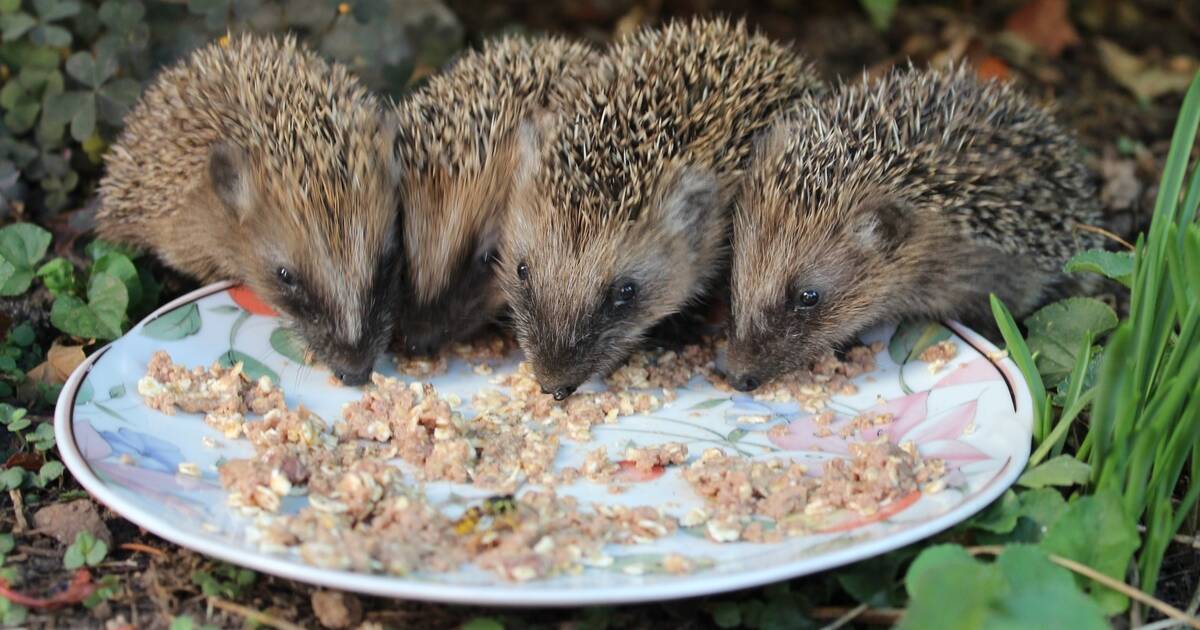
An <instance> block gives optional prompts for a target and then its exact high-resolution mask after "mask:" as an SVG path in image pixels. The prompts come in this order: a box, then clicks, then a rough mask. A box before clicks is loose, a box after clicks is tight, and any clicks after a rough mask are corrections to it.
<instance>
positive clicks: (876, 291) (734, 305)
mask: <svg viewBox="0 0 1200 630" xmlns="http://www.w3.org/2000/svg"><path fill="white" fill-rule="evenodd" d="M1098 219H1099V204H1098V201H1097V197H1096V193H1095V191H1094V190H1093V186H1092V183H1091V178H1090V176H1089V174H1088V172H1087V169H1086V168H1085V166H1084V164H1083V161H1082V155H1081V151H1080V149H1079V147H1078V145H1077V144H1076V141H1075V140H1074V138H1073V137H1072V135H1071V134H1070V133H1069V132H1068V131H1067V130H1065V129H1064V128H1063V127H1061V126H1060V125H1059V124H1058V123H1057V122H1055V120H1054V118H1053V113H1052V111H1051V109H1050V108H1049V107H1044V106H1041V105H1037V104H1034V103H1032V102H1030V101H1029V100H1027V99H1026V98H1024V97H1023V96H1022V95H1021V94H1020V93H1018V92H1017V91H1016V90H1014V89H1013V88H1012V87H1010V86H1008V85H1006V84H1000V83H996V82H990V81H989V82H984V81H981V80H979V79H977V78H976V77H975V75H974V74H973V73H972V71H971V70H970V69H969V68H968V67H967V66H965V65H958V66H955V67H952V68H948V69H941V70H917V69H914V68H913V67H912V66H911V65H910V66H909V67H908V68H906V69H905V68H901V69H897V70H893V71H891V72H890V73H888V74H886V75H885V76H883V77H881V78H879V79H877V80H874V81H869V80H867V79H866V78H864V79H863V80H862V81H861V82H852V83H850V84H848V85H844V86H840V87H838V88H837V89H836V90H834V91H832V92H831V93H829V94H827V95H824V96H821V97H815V98H806V99H804V101H802V103H801V104H800V105H799V106H798V107H797V108H795V110H794V111H792V112H789V115H788V116H786V117H783V118H782V119H780V120H779V121H777V122H776V123H774V124H773V125H772V127H771V130H770V131H769V132H767V133H766V134H764V137H763V138H762V139H761V140H760V142H759V143H758V146H757V147H756V151H755V155H754V158H753V159H752V161H751V164H750V166H749V167H748V170H747V174H746V177H745V179H744V180H743V182H742V187H741V189H740V191H739V193H738V197H737V200H736V201H735V204H734V217H733V238H732V249H733V252H732V256H731V257H732V261H731V279H730V285H731V289H730V291H731V304H730V311H731V318H730V322H729V346H728V354H727V357H726V366H725V370H726V376H727V378H728V379H729V381H730V383H731V384H732V385H733V386H734V387H735V388H736V389H738V390H741V391H750V390H753V389H755V388H757V387H758V386H760V385H761V384H762V383H765V382H767V381H769V380H771V379H772V378H775V377H777V376H779V375H781V374H784V373H786V372H789V371H792V370H796V369H800V368H802V367H804V366H806V365H807V364H808V363H809V362H811V360H813V359H814V358H816V357H817V356H819V355H820V354H821V353H823V352H826V351H828V350H831V349H832V350H837V349H839V348H842V347H844V345H845V344H847V343H848V342H851V341H852V340H854V339H855V338H856V337H857V336H858V335H859V334H860V333H861V332H863V331H864V330H866V329H868V328H871V327H873V326H876V325H879V324H883V323H886V322H895V321H898V320H901V319H905V318H914V319H915V318H931V319H936V320H949V319H958V320H961V321H964V322H966V323H968V324H971V325H976V326H981V327H983V328H984V329H985V330H992V328H991V326H990V325H989V324H988V322H990V321H991V318H990V313H991V311H990V306H989V299H988V295H989V293H995V294H996V295H997V296H998V297H999V298H1000V299H1001V300H1003V301H1004V302H1005V304H1007V305H1008V307H1009V308H1010V309H1012V311H1013V312H1014V313H1015V314H1017V315H1023V314H1026V313H1029V312H1030V311H1031V310H1033V309H1034V308H1036V307H1037V306H1038V305H1040V304H1042V303H1044V302H1045V301H1047V300H1048V299H1052V298H1057V297H1061V296H1063V295H1065V294H1067V293H1070V292H1073V291H1078V290H1082V289H1086V288H1087V287H1086V286H1083V285H1081V284H1080V281H1079V280H1075V279H1072V278H1071V277H1068V276H1067V275H1065V274H1064V273H1063V272H1062V271H1061V270H1062V267H1063V263H1064V262H1065V261H1066V260H1067V259H1068V258H1069V257H1070V256H1071V255H1072V254H1073V253H1074V252H1076V251H1078V250H1079V249H1080V248H1081V247H1097V246H1100V245H1101V243H1099V242H1098V237H1096V236H1094V233H1093V232H1091V231H1083V230H1079V229H1078V228H1079V227H1080V226H1089V225H1096V224H1097V222H1098Z"/></svg>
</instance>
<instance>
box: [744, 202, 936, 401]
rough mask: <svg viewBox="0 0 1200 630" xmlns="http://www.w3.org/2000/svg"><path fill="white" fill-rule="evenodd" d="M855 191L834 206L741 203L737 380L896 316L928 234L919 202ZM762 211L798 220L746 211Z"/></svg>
mask: <svg viewBox="0 0 1200 630" xmlns="http://www.w3.org/2000/svg"><path fill="white" fill-rule="evenodd" d="M848 197H849V198H848V199H846V201H844V202H843V201H837V202H835V203H836V204H837V205H841V206H843V208H844V209H843V210H839V211H834V212H829V211H822V210H820V209H817V210H813V209H806V208H797V207H794V206H792V205H791V203H790V202H789V200H785V199H778V198H777V199H771V200H766V199H762V198H761V197H760V198H756V199H754V200H752V201H748V202H747V201H744V203H749V204H753V205H751V206H749V207H745V208H744V210H745V212H741V210H743V208H739V213H738V214H736V215H735V220H734V227H733V230H734V243H735V250H734V256H733V261H732V280H731V295H732V305H731V307H732V308H731V311H732V312H731V321H730V327H729V328H730V329H729V350H728V355H727V367H726V372H727V377H728V379H729V381H730V383H731V384H732V385H733V386H734V387H735V388H737V389H739V390H743V391H749V390H752V389H755V388H757V387H758V386H759V385H761V384H763V383H766V382H768V381H770V380H771V379H773V378H775V377H777V376H779V375H781V374H785V373H787V372H791V371H794V370H798V369H801V368H804V367H807V366H808V365H809V364H810V363H811V362H812V360H813V359H815V358H817V357H818V356H820V355H821V354H822V353H824V352H825V351H827V350H831V349H835V348H837V347H839V346H841V345H842V344H844V343H846V342H848V341H850V340H852V339H853V338H854V336H855V335H856V334H857V333H858V332H860V331H862V330H863V329H864V328H867V327H868V326H870V325H872V324H874V323H876V322H878V321H880V320H881V319H887V318H889V317H890V316H891V314H890V313H888V311H887V308H888V307H889V306H891V305H895V304H896V303H897V302H902V301H903V296H904V294H905V293H906V292H909V291H911V290H912V287H910V286H909V281H911V280H913V279H914V275H913V274H908V273H904V268H903V265H905V264H906V261H905V259H906V258H907V257H908V256H909V254H908V252H909V250H912V249H914V248H918V247H920V246H921V245H920V243H921V242H922V241H924V240H925V239H924V238H922V237H921V236H920V234H919V232H917V231H915V230H914V229H913V228H914V226H913V225H912V222H913V221H914V220H915V219H916V215H915V213H913V212H912V209H911V207H910V206H908V205H907V204H906V203H905V202H904V201H902V200H900V199H897V198H895V197H891V196H888V195H886V194H877V193H869V194H866V195H862V196H858V195H848ZM855 197H857V198H855ZM763 203H774V204H779V205H781V206H782V207H776V208H772V209H768V208H764V207H762V206H761V205H757V204H763ZM762 212H767V213H776V212H779V213H787V214H791V215H792V216H793V217H795V219H796V220H794V221H785V222H779V223H774V222H763V221H754V220H746V218H747V217H748V216H749V215H750V213H762Z"/></svg>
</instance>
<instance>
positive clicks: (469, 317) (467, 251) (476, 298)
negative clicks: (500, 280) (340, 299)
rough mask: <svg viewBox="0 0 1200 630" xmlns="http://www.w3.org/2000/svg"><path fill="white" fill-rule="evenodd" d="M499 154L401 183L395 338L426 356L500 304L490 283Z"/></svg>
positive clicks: (504, 181)
mask: <svg viewBox="0 0 1200 630" xmlns="http://www.w3.org/2000/svg"><path fill="white" fill-rule="evenodd" d="M508 164H509V162H508V161H507V160H500V159H494V160H491V161H490V162H489V164H488V165H487V166H486V167H485V168H484V169H483V172H482V173H478V174H475V175H474V176H467V175H466V174H464V173H461V172H460V173H451V172H448V171H446V170H445V169H437V170H436V171H434V172H432V173H421V174H412V175H411V176H407V177H406V178H405V180H406V181H405V183H404V184H402V186H401V196H402V197H403V199H404V212H403V216H404V218H403V221H404V249H405V256H406V257H407V259H408V265H407V272H406V273H405V274H404V276H403V279H402V282H403V284H404V286H403V288H402V292H401V296H400V300H399V301H398V303H397V305H396V307H395V316H396V321H397V330H396V334H397V341H398V342H399V343H400V347H401V349H403V350H404V351H405V352H407V353H409V354H416V355H427V354H432V353H434V352H436V351H437V350H438V349H439V348H441V347H443V346H444V345H446V344H447V343H451V342H455V341H463V340H466V339H468V338H470V337H471V336H473V335H474V334H476V333H477V332H479V330H480V329H481V328H483V327H484V326H485V325H487V324H488V323H489V322H491V321H492V320H493V319H494V318H495V316H496V315H497V314H498V313H499V311H500V310H501V309H502V308H503V306H504V298H503V295H502V293H501V291H500V288H499V286H497V279H496V267H497V265H498V262H499V260H500V256H499V251H498V248H499V242H498V241H499V232H500V222H501V219H502V217H503V210H504V209H505V207H506V203H507V200H508V190H509V188H510V186H511V176H510V174H511V169H509V168H507V167H506V166H507V165H508Z"/></svg>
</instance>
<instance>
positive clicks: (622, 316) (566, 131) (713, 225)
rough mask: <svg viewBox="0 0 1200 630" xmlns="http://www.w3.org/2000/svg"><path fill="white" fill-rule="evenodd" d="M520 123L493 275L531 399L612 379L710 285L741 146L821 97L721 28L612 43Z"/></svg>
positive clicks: (712, 25)
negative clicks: (526, 369)
mask: <svg viewBox="0 0 1200 630" xmlns="http://www.w3.org/2000/svg"><path fill="white" fill-rule="evenodd" d="M582 85H583V89H581V90H580V91H579V93H578V94H576V95H573V96H572V98H570V99H565V105H564V107H563V108H561V109H558V110H551V111H545V112H539V113H537V114H535V115H534V116H531V117H530V118H529V119H528V120H527V121H526V123H525V124H524V125H522V127H521V132H520V137H519V140H520V162H519V167H518V169H517V171H516V173H515V178H516V180H517V181H516V183H515V185H514V186H515V187H514V192H513V198H512V202H511V204H510V206H511V209H510V211H509V215H508V217H507V223H506V227H505V228H504V230H503V235H504V245H503V247H502V249H501V260H500V278H501V284H502V286H503V288H504V290H505V295H506V296H507V299H508V303H509V307H510V311H511V313H510V317H511V321H512V325H513V328H514V331H515V333H516V336H517V338H518V340H519V342H520V344H521V346H522V348H523V349H524V351H525V354H526V357H527V359H528V360H529V362H530V363H531V366H532V368H533V372H534V374H535V376H536V378H537V379H538V381H539V384H540V386H541V388H542V390H543V391H544V392H546V393H549V394H553V396H554V398H556V399H558V400H562V399H564V398H566V397H567V396H569V395H570V394H571V393H572V392H573V391H574V390H575V389H576V388H577V387H578V386H579V385H580V384H582V383H583V382H584V381H586V380H588V379H589V378H590V377H592V376H593V375H597V374H604V373H607V372H609V371H611V370H612V369H613V368H614V367H616V365H617V364H618V363H619V362H620V361H622V360H623V359H624V358H625V357H626V356H627V355H628V353H629V352H630V351H631V350H633V349H634V348H635V347H636V346H637V345H638V344H639V342H640V341H641V340H642V339H643V337H644V335H645V333H646V332H647V331H648V330H649V329H650V328H651V327H652V326H654V325H655V324H656V323H658V322H660V321H662V320H664V318H667V317H668V316H671V315H673V314H676V313H679V312H680V311H681V310H683V309H684V308H685V307H686V306H687V305H689V304H690V303H693V302H694V301H695V300H697V299H699V298H701V297H702V296H703V295H704V294H705V291H706V288H708V287H709V285H710V283H711V282H712V281H713V280H714V279H715V278H717V277H718V276H719V275H720V269H721V267H722V265H723V260H724V257H725V252H726V251H727V247H726V243H727V240H728V238H727V237H728V225H729V203H730V201H731V199H732V195H733V191H734V188H735V187H734V184H735V182H736V181H737V179H738V177H739V176H740V173H741V170H742V168H743V164H744V162H745V160H746V159H747V157H748V156H749V154H750V148H751V145H752V139H753V137H754V136H755V134H757V133H759V132H760V131H762V130H763V129H764V128H765V127H766V125H767V123H768V122H769V120H770V119H771V118H772V117H773V116H774V115H775V114H776V113H777V112H779V111H782V110H783V109H784V108H786V107H787V106H789V104H791V103H793V102H795V101H796V100H797V99H798V98H799V97H800V96H801V95H803V94H806V93H808V92H810V91H813V90H815V89H819V87H820V83H819V82H818V81H817V79H816V78H815V73H814V72H813V70H812V68H811V67H810V66H809V64H808V63H807V62H806V61H805V60H804V59H803V58H802V57H800V56H799V55H798V54H797V53H795V52H794V51H793V50H791V49H790V48H789V47H787V46H783V45H780V44H778V43H775V42H772V41H771V40H769V39H767V38H766V37H764V36H762V35H760V34H757V33H752V32H750V31H749V30H748V29H747V27H746V26H745V24H744V23H743V22H738V23H730V22H729V21H727V20H724V19H712V20H701V19H694V20H691V21H686V22H680V21H676V22H671V23H669V24H668V25H666V26H665V27H662V28H658V29H644V30H641V31H639V32H638V33H636V34H634V35H632V36H629V37H627V38H624V39H622V40H620V41H618V42H616V43H614V44H613V46H612V48H611V49H610V51H609V52H608V53H607V54H606V55H605V56H604V58H603V59H601V61H600V62H599V63H598V65H597V67H596V69H595V70H594V71H593V72H591V73H589V74H588V76H587V77H585V80H584V81H583V82H582Z"/></svg>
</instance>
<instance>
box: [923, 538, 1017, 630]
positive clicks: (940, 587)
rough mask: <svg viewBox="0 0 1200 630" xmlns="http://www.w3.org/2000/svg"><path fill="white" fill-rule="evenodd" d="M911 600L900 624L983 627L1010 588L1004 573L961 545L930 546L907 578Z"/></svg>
mask: <svg viewBox="0 0 1200 630" xmlns="http://www.w3.org/2000/svg"><path fill="white" fill-rule="evenodd" d="M904 584H905V586H906V587H907V588H908V594H909V596H910V597H911V600H910V601H909V604H908V612H906V613H905V614H904V617H903V618H901V620H900V625H899V627H900V628H902V629H903V628H914V629H919V630H933V629H938V628H946V629H947V630H951V629H954V630H957V629H959V628H981V627H983V626H984V622H985V620H987V618H988V616H989V615H990V613H991V610H990V608H991V605H992V603H993V602H995V601H997V600H999V599H1000V598H1002V597H1003V596H1004V595H1005V593H1006V592H1007V590H1008V585H1007V584H1006V583H1005V579H1004V576H1003V575H1002V574H1001V573H1000V571H999V570H998V569H997V568H996V567H994V566H991V565H985V564H983V563H981V562H979V561H977V560H975V559H974V558H972V557H971V555H970V554H968V553H967V551H966V550H965V549H963V548H962V547H960V546H958V545H936V546H933V547H928V548H926V549H925V550H924V551H922V552H921V555H919V556H917V559H916V560H914V561H913V563H912V566H910V567H909V569H908V574H907V575H906V576H905V578H904Z"/></svg>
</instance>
